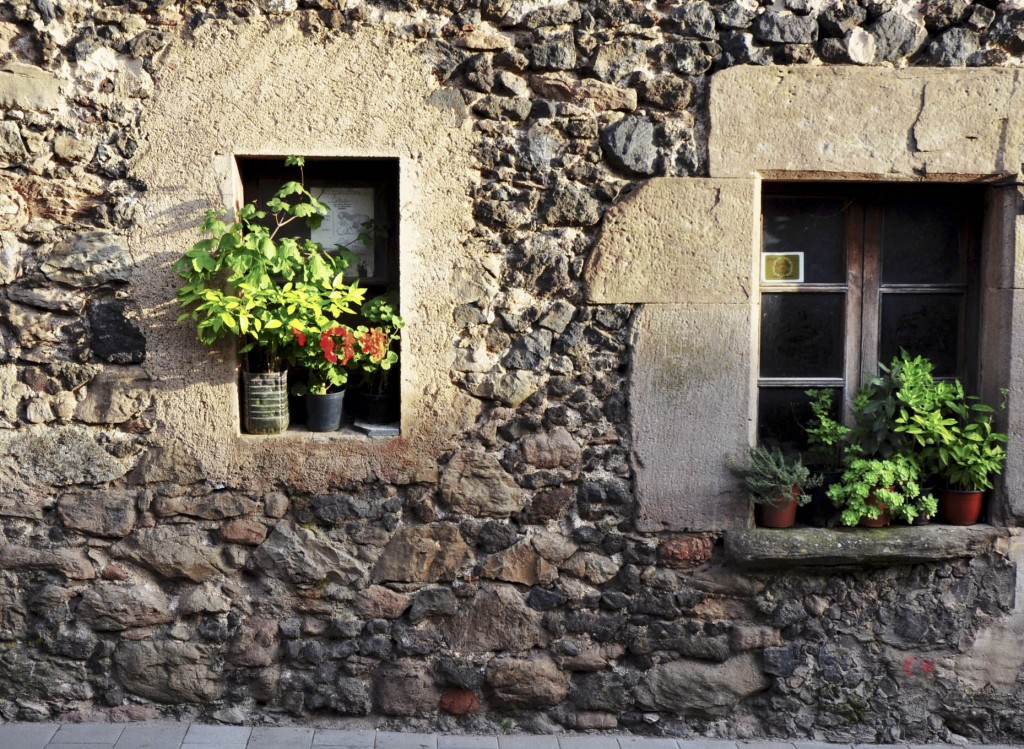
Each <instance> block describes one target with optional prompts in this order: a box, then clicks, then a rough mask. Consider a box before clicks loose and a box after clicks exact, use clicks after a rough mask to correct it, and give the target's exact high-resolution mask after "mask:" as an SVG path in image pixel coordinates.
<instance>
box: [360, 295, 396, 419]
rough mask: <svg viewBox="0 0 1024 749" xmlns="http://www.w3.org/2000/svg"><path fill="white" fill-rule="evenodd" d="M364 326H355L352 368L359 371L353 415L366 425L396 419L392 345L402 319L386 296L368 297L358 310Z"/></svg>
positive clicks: (394, 369) (391, 299)
mask: <svg viewBox="0 0 1024 749" xmlns="http://www.w3.org/2000/svg"><path fill="white" fill-rule="evenodd" d="M360 314H361V315H362V318H363V320H365V321H366V323H367V324H366V325H360V326H358V327H357V328H356V329H355V337H356V358H355V361H354V363H353V368H354V369H355V370H357V371H358V372H359V373H360V375H361V376H360V378H359V382H358V383H357V385H356V392H355V396H356V397H355V399H354V403H353V406H352V412H353V415H354V416H356V417H357V418H359V419H362V420H363V421H366V422H368V423H370V424H390V423H392V422H394V421H398V418H399V415H400V414H399V399H398V393H397V390H396V388H394V387H393V385H395V384H397V383H396V382H395V379H394V378H393V377H391V375H392V373H393V372H395V371H397V365H398V361H399V355H398V351H396V350H395V349H396V345H397V343H398V341H399V339H400V337H401V336H400V333H399V331H401V329H402V328H404V327H405V321H404V320H403V319H402V317H401V316H400V315H399V314H398V305H397V303H396V302H395V300H394V299H393V297H391V296H390V295H382V296H378V297H375V298H374V299H371V300H370V301H368V302H367V303H366V304H364V305H363V307H362V309H361V310H360Z"/></svg>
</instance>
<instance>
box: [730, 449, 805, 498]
mask: <svg viewBox="0 0 1024 749" xmlns="http://www.w3.org/2000/svg"><path fill="white" fill-rule="evenodd" d="M726 465H727V466H728V468H729V470H731V471H732V472H733V473H735V474H736V475H737V476H738V477H739V478H741V479H743V484H744V486H745V487H746V489H747V496H748V497H749V498H750V501H751V502H753V503H754V504H775V503H777V502H780V501H785V500H789V499H796V501H797V504H799V505H805V504H807V503H808V502H810V501H811V497H810V495H809V494H807V492H806V491H805V490H806V489H813V488H814V487H816V486H820V485H821V476H812V475H811V472H810V470H809V469H808V468H807V466H805V465H804V464H803V463H801V462H800V459H799V458H796V459H790V458H787V457H786V456H785V455H784V454H783V453H782V451H781V450H779V448H777V447H773V448H771V449H768V448H765V447H762V446H760V445H758V446H757V447H752V448H750V451H749V452H748V453H747V460H746V462H744V463H736V462H733V461H727V463H726Z"/></svg>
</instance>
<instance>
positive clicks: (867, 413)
mask: <svg viewBox="0 0 1024 749" xmlns="http://www.w3.org/2000/svg"><path fill="white" fill-rule="evenodd" d="M904 366H905V357H895V358H894V359H893V360H892V362H891V363H890V364H889V366H886V365H884V364H881V363H880V364H879V365H878V370H879V374H877V375H871V376H869V377H867V379H866V380H865V382H864V384H863V385H861V386H860V388H858V389H857V392H856V393H855V394H854V396H853V421H854V426H853V429H852V430H851V432H850V444H852V445H856V446H857V451H858V452H859V453H860V454H861V455H864V456H870V457H875V458H883V459H885V458H891V457H892V456H893V455H897V454H901V453H906V451H907V450H906V448H907V447H908V444H909V440H908V439H907V437H906V436H905V435H904V434H902V433H900V432H899V431H897V430H896V415H897V413H898V412H899V408H900V400H899V390H900V385H901V382H902V377H903V370H904Z"/></svg>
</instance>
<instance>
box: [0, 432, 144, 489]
mask: <svg viewBox="0 0 1024 749" xmlns="http://www.w3.org/2000/svg"><path fill="white" fill-rule="evenodd" d="M106 437H110V439H109V440H107V441H105V442H104V444H100V442H99V440H100V439H105V438H106ZM121 446H124V447H126V448H128V450H129V451H130V450H131V449H132V447H131V445H130V444H128V440H127V438H125V437H123V436H121V435H116V434H114V433H108V432H99V431H96V430H89V429H82V428H80V427H73V426H60V427H47V428H36V429H20V430H18V431H16V432H14V433H13V434H5V435H3V436H0V454H2V453H4V452H6V453H7V456H8V460H9V461H10V463H11V464H12V466H11V467H12V470H13V471H14V472H16V473H18V474H20V475H21V477H22V478H23V479H26V480H28V481H30V482H39V483H42V484H49V485H51V486H73V485H76V484H80V485H86V486H94V485H98V484H105V483H107V482H108V481H113V480H114V479H118V478H120V477H121V476H124V475H125V474H126V473H127V472H128V470H129V469H130V468H131V466H132V462H133V460H132V456H131V455H130V454H129V455H128V457H116V456H114V455H112V454H111V453H110V452H109V451H108V447H109V448H114V449H118V448H119V447H121ZM118 452H122V451H121V450H118Z"/></svg>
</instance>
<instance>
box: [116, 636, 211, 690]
mask: <svg viewBox="0 0 1024 749" xmlns="http://www.w3.org/2000/svg"><path fill="white" fill-rule="evenodd" d="M215 662H216V658H214V656H213V654H212V653H211V652H210V651H209V649H208V648H205V647H202V646H200V645H193V644H191V643H187V642H175V641H173V640H157V641H144V642H121V643H120V644H119V645H118V647H117V650H116V651H115V652H114V673H115V675H116V677H117V680H118V681H119V682H120V683H121V684H122V685H123V686H124V688H125V689H127V690H128V691H130V692H134V693H135V694H138V695H141V696H142V697H146V698H148V699H151V700H153V701H154V702H162V703H167V704H173V703H175V702H194V703H199V704H205V703H208V702H211V701H213V700H217V699H220V697H221V695H222V694H223V693H224V685H223V683H222V682H221V678H220V674H219V673H218V672H217V671H216V670H215V669H214V668H213V664H214V663H215Z"/></svg>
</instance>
